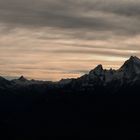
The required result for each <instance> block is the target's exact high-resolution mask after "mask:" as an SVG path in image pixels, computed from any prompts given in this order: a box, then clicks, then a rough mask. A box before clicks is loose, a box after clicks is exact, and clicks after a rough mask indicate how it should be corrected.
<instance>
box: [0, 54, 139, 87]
mask: <svg viewBox="0 0 140 140" xmlns="http://www.w3.org/2000/svg"><path fill="white" fill-rule="evenodd" d="M41 84H42V85H46V86H52V87H54V88H56V87H61V88H62V87H65V86H69V87H73V88H76V87H77V85H78V88H79V87H80V88H92V89H94V88H96V86H102V87H107V86H110V85H112V86H113V85H114V87H116V86H117V88H118V87H121V86H123V85H134V84H140V59H139V58H138V57H136V56H131V57H130V58H129V59H128V60H127V61H126V62H125V63H124V64H123V65H122V66H121V67H120V68H119V69H117V70H114V69H112V68H111V69H109V70H107V69H103V66H102V65H101V64H100V65H98V66H97V67H95V68H94V69H93V70H91V71H90V72H89V73H88V74H85V75H83V76H81V77H79V78H72V79H62V80H60V81H58V82H50V81H37V80H28V79H26V78H25V77H24V76H21V77H20V78H19V79H13V80H6V79H5V78H3V77H0V88H5V89H6V88H13V87H26V86H31V85H41Z"/></svg>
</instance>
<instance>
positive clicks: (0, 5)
mask: <svg viewBox="0 0 140 140" xmlns="http://www.w3.org/2000/svg"><path fill="white" fill-rule="evenodd" d="M131 55H136V56H138V57H140V0H0V75H2V76H9V77H15V76H20V75H24V76H26V77H28V78H34V79H43V80H59V79H61V78H69V77H77V76H80V75H82V74H84V73H87V72H88V71H89V70H90V69H93V68H94V67H95V66H96V65H98V64H103V67H104V68H110V67H112V68H118V67H119V66H120V65H121V64H122V63H123V61H125V60H126V59H127V58H128V57H130V56H131Z"/></svg>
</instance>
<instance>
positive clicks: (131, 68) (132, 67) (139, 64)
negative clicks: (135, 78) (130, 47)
mask: <svg viewBox="0 0 140 140" xmlns="http://www.w3.org/2000/svg"><path fill="white" fill-rule="evenodd" d="M119 71H123V72H124V73H125V74H126V75H131V76H132V75H133V74H140V59H139V58H138V57H136V56H131V57H130V58H129V59H128V60H127V61H126V62H125V63H124V64H123V65H122V66H121V68H120V69H119Z"/></svg>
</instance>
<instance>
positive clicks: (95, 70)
mask: <svg viewBox="0 0 140 140" xmlns="http://www.w3.org/2000/svg"><path fill="white" fill-rule="evenodd" d="M102 71H103V66H102V65H101V64H100V65H98V66H97V67H95V68H94V69H93V70H91V71H90V72H89V74H100V73H102Z"/></svg>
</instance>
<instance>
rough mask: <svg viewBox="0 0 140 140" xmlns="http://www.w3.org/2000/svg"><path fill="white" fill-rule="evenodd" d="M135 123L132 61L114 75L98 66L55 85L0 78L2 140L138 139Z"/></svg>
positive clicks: (138, 114)
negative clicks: (64, 139)
mask: <svg viewBox="0 0 140 140" xmlns="http://www.w3.org/2000/svg"><path fill="white" fill-rule="evenodd" d="M139 118H140V59H139V58H138V57H136V56H131V57H130V58H129V59H128V60H127V61H126V62H125V63H124V64H123V65H122V66H121V67H120V68H119V69H117V70H114V69H109V70H106V69H103V67H102V65H98V66H97V67H95V68H94V69H93V70H91V71H89V73H88V74H85V75H83V76H81V77H79V78H72V79H62V80H60V81H58V82H51V81H37V80H28V79H26V78H25V77H24V76H21V77H20V78H18V79H13V80H7V79H5V78H3V77H0V132H1V134H3V135H4V137H5V138H7V137H8V138H7V139H18V140H19V139H39V140H40V139H42V138H44V137H45V139H47V138H48V136H51V137H55V138H56V137H57V138H58V137H59V138H60V136H63V137H65V138H66V139H67V138H72V137H73V136H78V139H80V138H81V137H82V138H85V139H87V138H88V137H90V138H93V139H97V138H98V139H99V137H102V138H105V137H106V136H109V138H110V137H111V139H113V140H118V139H135V138H136V137H138V139H140V119H139ZM0 137H1V136H0ZM102 138H101V139H102Z"/></svg>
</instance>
